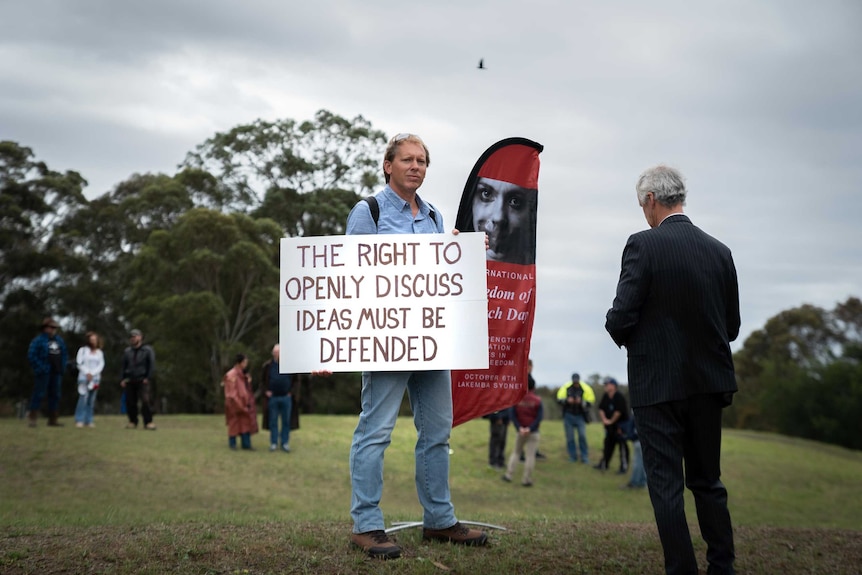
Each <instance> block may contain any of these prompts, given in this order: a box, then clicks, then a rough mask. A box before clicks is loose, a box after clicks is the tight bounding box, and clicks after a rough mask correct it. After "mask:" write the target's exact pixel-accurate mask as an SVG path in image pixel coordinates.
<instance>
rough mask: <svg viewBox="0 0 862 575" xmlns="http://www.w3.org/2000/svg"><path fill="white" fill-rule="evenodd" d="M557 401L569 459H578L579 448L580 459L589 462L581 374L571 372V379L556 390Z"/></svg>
mask: <svg viewBox="0 0 862 575" xmlns="http://www.w3.org/2000/svg"><path fill="white" fill-rule="evenodd" d="M557 403H559V404H560V405H561V406H562V408H563V433H564V434H565V437H566V451H568V452H569V461H571V462H573V463H574V462H576V461H578V450H580V461H581V462H582V463H589V462H590V454H589V447H588V446H587V417H588V413H589V411H588V410H589V403H588V402H587V400H586V398H585V397H584V387H583V386H582V385H581V375H580V374H579V373H573V374H572V379H571V380H570V381H568V382H566V383H564V384H563V385H562V386H560V388H559V389H558V390H557ZM575 430H577V432H578V443H577V445H576V444H575Z"/></svg>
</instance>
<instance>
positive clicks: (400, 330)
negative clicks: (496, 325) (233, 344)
mask: <svg viewBox="0 0 862 575" xmlns="http://www.w3.org/2000/svg"><path fill="white" fill-rule="evenodd" d="M485 261H486V260H485V234H483V233H475V232H473V233H461V234H458V235H453V234H391V235H390V234H382V235H361V236H360V235H351V236H324V237H309V238H283V239H282V240H281V281H280V285H279V288H280V289H279V291H280V295H279V344H280V346H281V355H282V357H284V359H285V361H284V362H283V363H282V365H283V366H284V368H285V369H286V370H287V371H290V372H292V373H303V372H310V371H314V370H330V371H333V372H340V371H402V370H405V371H406V370H409V371H416V370H431V369H487V368H488V298H487V280H486V277H485V273H486V272H485V267H486V266H485Z"/></svg>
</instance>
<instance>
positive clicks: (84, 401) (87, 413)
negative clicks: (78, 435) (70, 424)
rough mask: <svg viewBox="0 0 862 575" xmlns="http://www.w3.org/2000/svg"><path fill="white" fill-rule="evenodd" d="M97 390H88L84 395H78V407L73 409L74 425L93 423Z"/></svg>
mask: <svg viewBox="0 0 862 575" xmlns="http://www.w3.org/2000/svg"><path fill="white" fill-rule="evenodd" d="M98 393H99V390H98V389H91V390H88V391H87V393H85V394H84V395H78V405H77V407H75V423H83V424H84V425H90V424H91V423H93V408H94V407H95V406H96V395H97V394H98Z"/></svg>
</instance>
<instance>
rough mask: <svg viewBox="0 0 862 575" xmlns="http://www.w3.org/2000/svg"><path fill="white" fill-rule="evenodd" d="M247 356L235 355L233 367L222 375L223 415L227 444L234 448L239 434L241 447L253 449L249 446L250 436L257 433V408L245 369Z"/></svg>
mask: <svg viewBox="0 0 862 575" xmlns="http://www.w3.org/2000/svg"><path fill="white" fill-rule="evenodd" d="M247 366H248V358H247V357H246V356H245V355H244V354H242V353H240V354H237V356H236V361H235V362H234V365H233V367H232V368H231V369H230V371H228V372H227V373H226V374H225V375H224V379H222V386H223V387H224V416H225V421H226V423H227V435H228V438H227V439H228V446H229V447H230V448H231V449H236V438H237V436H239V438H240V444H241V446H242V448H243V449H248V450H252V451H253V450H254V448H253V447H252V446H251V436H252V434H253V433H257V431H258V427H257V408H256V406H255V402H254V393H253V392H252V390H251V381H250V380H249V377H248V374H247V373H246V371H245V369H246V367H247Z"/></svg>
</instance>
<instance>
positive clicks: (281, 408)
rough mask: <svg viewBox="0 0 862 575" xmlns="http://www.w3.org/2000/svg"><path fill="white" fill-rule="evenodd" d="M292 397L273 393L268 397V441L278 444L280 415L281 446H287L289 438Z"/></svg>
mask: <svg viewBox="0 0 862 575" xmlns="http://www.w3.org/2000/svg"><path fill="white" fill-rule="evenodd" d="M292 407H293V397H291V396H289V395H282V396H280V397H277V396H275V395H273V396H272V397H270V398H269V442H270V443H271V444H272V445H278V418H279V417H281V446H282V447H287V442H288V441H289V440H290V410H291V408H292Z"/></svg>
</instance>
